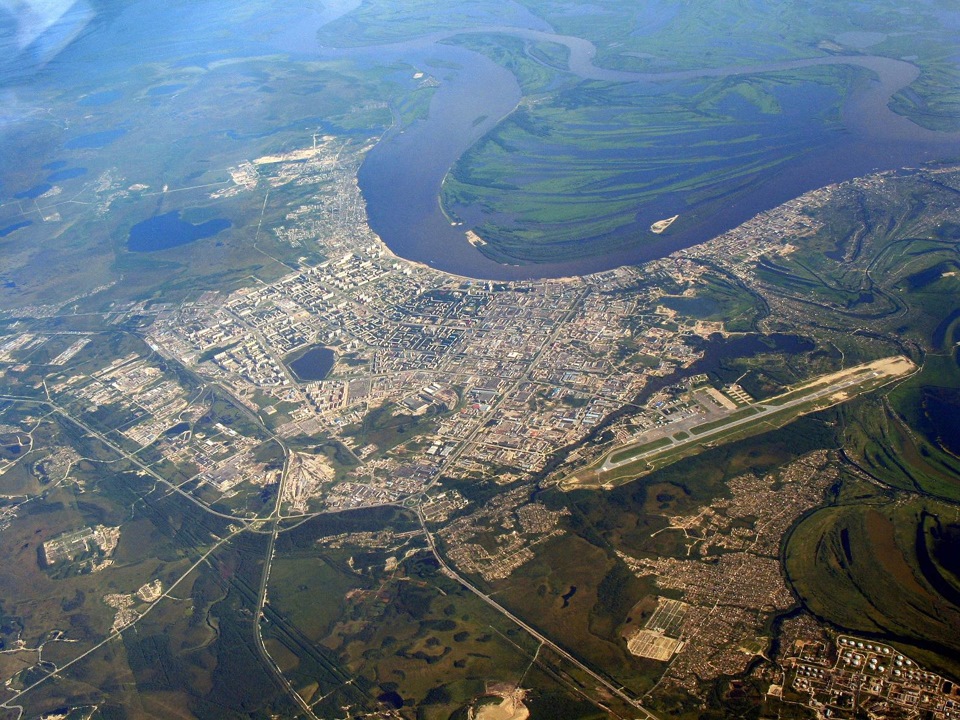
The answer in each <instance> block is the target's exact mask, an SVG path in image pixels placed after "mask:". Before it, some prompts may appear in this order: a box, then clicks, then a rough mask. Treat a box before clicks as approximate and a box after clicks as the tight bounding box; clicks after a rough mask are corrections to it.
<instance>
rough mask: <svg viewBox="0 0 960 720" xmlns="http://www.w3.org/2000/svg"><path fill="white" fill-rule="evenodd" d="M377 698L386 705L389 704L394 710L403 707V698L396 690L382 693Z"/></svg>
mask: <svg viewBox="0 0 960 720" xmlns="http://www.w3.org/2000/svg"><path fill="white" fill-rule="evenodd" d="M377 700H379V701H380V702H382V703H383V704H384V705H389V706H390V707H392V708H393V709H394V710H399V709H400V708H402V707H403V698H402V697H400V694H399V693H397V692H396V691H390V692H385V693H381V694H380V695H378V696H377Z"/></svg>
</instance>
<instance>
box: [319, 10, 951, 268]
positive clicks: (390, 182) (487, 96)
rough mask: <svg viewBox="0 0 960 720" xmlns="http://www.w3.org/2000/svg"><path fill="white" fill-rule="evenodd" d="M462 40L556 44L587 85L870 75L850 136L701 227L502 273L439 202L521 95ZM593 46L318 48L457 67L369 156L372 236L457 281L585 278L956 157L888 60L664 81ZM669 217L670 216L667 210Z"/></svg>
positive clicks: (539, 33) (511, 31) (510, 30)
mask: <svg viewBox="0 0 960 720" xmlns="http://www.w3.org/2000/svg"><path fill="white" fill-rule="evenodd" d="M468 33H473V34H478V33H483V34H492V33H499V34H504V35H511V36H514V37H518V38H523V39H526V40H532V41H540V42H553V43H559V44H561V45H564V46H566V47H567V48H568V50H569V61H568V66H569V70H570V72H572V73H574V74H576V75H578V76H580V77H582V78H585V79H592V80H604V81H611V82H623V83H663V82H672V81H681V80H692V79H696V78H706V77H726V76H731V75H740V74H756V73H763V72H776V71H782V70H791V69H796V68H803V67H810V66H816V65H853V66H858V67H862V68H866V69H867V70H869V71H872V73H873V74H874V75H875V76H876V79H875V80H873V81H872V82H870V83H869V84H867V85H865V86H863V87H861V88H860V89H858V90H856V91H855V92H854V93H853V94H852V95H851V96H850V97H849V98H847V100H846V103H845V105H844V108H843V122H844V125H845V132H843V133H838V134H837V138H836V139H835V140H832V141H830V142H828V143H826V144H825V145H824V144H820V145H818V146H817V147H816V148H815V149H813V150H811V152H810V153H808V154H806V155H803V156H801V157H800V158H798V159H797V160H794V161H790V162H788V163H785V164H784V165H782V166H781V167H780V169H779V170H778V171H776V172H775V173H774V174H772V175H771V176H769V177H767V178H765V182H762V183H757V185H756V187H755V189H754V190H752V191H751V192H750V193H746V194H744V193H739V194H736V195H731V201H730V202H729V203H728V204H726V205H724V206H723V207H722V208H721V209H719V210H718V211H716V212H714V213H712V214H711V215H710V216H709V217H708V218H706V219H703V220H701V221H699V222H697V223H696V224H687V225H686V226H685V227H684V228H682V229H681V230H677V231H668V232H667V233H665V234H664V235H662V236H659V237H657V238H655V239H653V240H650V239H649V236H648V237H645V238H644V240H643V241H642V242H638V243H637V244H636V245H635V246H632V247H627V248H625V249H622V250H619V251H617V252H615V253H609V254H605V255H600V256H593V257H588V258H584V259H578V260H576V261H571V262H564V263H554V264H550V263H545V264H528V265H503V264H500V263H497V262H495V261H493V260H491V259H489V258H487V257H486V256H485V255H483V254H482V253H481V252H480V251H479V250H477V249H476V248H474V247H473V246H472V245H470V243H468V242H467V240H466V236H465V234H464V232H465V230H466V229H468V228H466V227H459V226H453V225H451V222H450V220H449V219H448V218H447V217H446V216H445V215H444V213H443V211H442V209H441V207H440V202H439V196H440V191H441V186H442V183H443V180H444V178H445V177H446V176H447V173H448V172H449V171H450V169H451V168H452V167H453V165H454V163H455V162H456V161H457V159H458V158H459V157H460V156H461V155H462V154H463V153H464V152H465V151H466V150H467V149H468V148H470V147H471V146H472V145H473V144H474V143H476V142H477V141H478V140H479V139H480V138H481V137H483V136H484V135H485V134H486V133H487V132H489V131H490V130H491V129H492V128H493V127H494V126H495V125H496V124H497V123H499V122H500V121H501V120H502V119H503V118H505V117H506V116H507V115H509V114H510V113H511V112H512V111H513V110H514V109H515V108H516V107H517V104H518V102H519V101H520V98H521V91H520V87H519V85H518V84H517V80H516V78H515V77H514V76H513V75H512V74H511V73H510V72H509V71H508V70H506V69H505V68H503V67H501V66H500V65H497V64H496V63H494V62H493V61H491V60H490V59H488V58H487V57H485V56H484V55H481V54H479V53H476V52H473V51H470V50H467V49H465V48H462V47H455V46H452V45H445V44H442V42H441V41H443V40H447V39H450V38H452V37H455V36H457V35H464V34H468ZM595 53H596V49H595V47H594V46H593V44H592V43H590V42H588V41H586V40H583V39H581V38H576V37H570V36H564V35H557V34H554V33H552V32H549V31H548V30H546V29H535V28H533V27H530V28H521V27H499V26H484V27H477V28H472V29H470V30H468V31H456V32H440V33H435V34H432V35H427V36H424V37H420V38H417V39H416V40H412V41H409V42H403V43H396V44H388V45H378V46H375V47H364V48H351V49H349V50H347V49H342V50H340V49H332V48H322V49H321V54H323V55H325V56H339V57H345V56H346V57H351V56H352V57H357V58H364V59H367V60H369V59H373V58H375V59H376V60H377V61H382V62H385V63H387V62H392V61H397V60H403V61H405V62H408V63H411V64H413V65H416V66H421V67H424V66H433V67H437V66H442V67H444V68H455V69H451V70H444V71H443V72H441V73H440V74H441V83H440V85H439V87H438V88H437V90H436V93H435V95H434V97H433V99H432V101H431V105H430V112H429V117H428V118H427V119H426V120H424V121H419V122H416V123H414V124H413V125H411V126H409V127H407V128H404V129H403V130H402V131H397V130H393V131H390V132H387V133H386V134H385V135H384V137H383V138H382V139H381V140H380V142H379V143H378V144H377V145H376V147H374V148H373V149H372V150H371V151H370V152H369V154H368V155H367V157H366V159H365V161H364V163H363V165H362V167H361V169H360V175H359V182H360V188H361V191H362V193H363V196H364V199H365V200H366V203H367V212H368V216H369V221H370V225H371V227H372V228H373V229H374V230H375V231H376V232H377V234H378V235H379V236H380V237H381V238H382V239H383V241H384V242H385V243H386V244H387V246H388V247H389V248H390V249H391V250H392V251H393V252H394V253H396V254H397V255H399V256H401V257H404V258H407V259H409V260H413V261H416V262H420V263H423V264H425V265H429V266H431V267H434V268H436V269H439V270H444V271H446V272H450V273H453V274H456V275H462V276H466V277H471V278H479V279H488V280H515V279H531V278H547V277H564V276H571V275H583V274H588V273H593V272H600V271H603V270H608V269H612V268H615V267H619V266H621V265H626V264H635V263H640V262H644V261H648V260H653V259H656V258H659V257H663V256H665V255H668V254H669V253H671V252H673V251H675V250H678V249H681V248H685V247H690V246H693V245H696V244H698V243H701V242H704V241H706V240H709V239H711V238H713V237H716V236H717V235H719V234H721V233H723V232H725V231H727V230H729V229H730V228H733V227H735V226H737V225H738V224H740V223H742V222H744V221H746V220H748V219H749V218H751V217H753V216H754V215H756V214H757V213H759V212H762V211H764V210H769V209H770V208H773V207H775V206H777V205H779V204H781V203H783V202H785V201H787V200H789V199H791V198H794V197H796V196H798V195H800V194H802V193H804V192H806V191H808V190H812V189H814V188H817V187H822V186H824V185H828V184H830V183H834V182H839V181H843V180H848V179H851V178H854V177H857V176H860V175H864V174H867V173H870V172H874V171H877V170H887V169H896V168H902V167H915V166H918V165H921V164H923V163H926V162H932V161H937V160H946V159H953V158H957V157H958V155H960V135H958V134H947V133H937V132H933V131H930V130H926V129H924V128H921V127H920V126H918V125H916V124H915V123H913V122H912V121H910V120H909V119H907V118H905V117H903V116H901V115H897V114H896V113H894V112H893V111H891V110H890V109H889V107H888V103H889V101H890V97H891V96H892V95H893V94H894V93H896V92H897V91H899V90H900V89H902V88H904V87H906V86H907V85H909V84H910V83H911V82H913V81H914V80H915V79H916V78H917V76H918V74H919V71H918V69H917V68H916V66H914V65H912V64H910V63H908V62H905V61H901V60H895V59H892V58H886V57H879V56H869V55H851V56H829V57H817V58H810V59H803V60H793V61H785V62H773V63H769V64H764V65H749V66H741V67H727V68H712V69H705V70H690V71H681V72H668V73H656V74H647V73H634V72H622V71H616V70H608V69H604V68H600V67H597V66H596V65H594V63H593V58H594V56H595ZM664 214H665V215H666V214H668V213H666V212H665V213H664Z"/></svg>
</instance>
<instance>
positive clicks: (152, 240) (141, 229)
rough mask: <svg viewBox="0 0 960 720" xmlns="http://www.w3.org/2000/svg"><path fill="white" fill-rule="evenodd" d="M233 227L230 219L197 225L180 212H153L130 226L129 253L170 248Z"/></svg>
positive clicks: (219, 219) (216, 219)
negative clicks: (185, 218) (148, 216)
mask: <svg viewBox="0 0 960 720" xmlns="http://www.w3.org/2000/svg"><path fill="white" fill-rule="evenodd" d="M228 227H230V221H229V220H226V219H224V218H215V219H213V220H207V222H204V223H200V224H199V225H194V224H193V223H189V222H187V221H186V220H181V219H180V211H179V210H173V211H172V212H168V213H164V214H163V215H154V216H153V217H152V218H148V219H146V220H144V221H143V222H138V223H137V224H136V225H134V226H133V227H132V228H130V237H129V239H128V240H127V249H128V250H129V251H130V252H157V251H158V250H169V249H170V248H175V247H179V246H181V245H186V244H188V243H192V242H194V241H195V240H202V239H203V238H208V237H211V236H213V235H216V234H217V233H218V232H221V231H222V230H226V229H227V228H228Z"/></svg>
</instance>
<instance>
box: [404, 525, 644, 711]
mask: <svg viewBox="0 0 960 720" xmlns="http://www.w3.org/2000/svg"><path fill="white" fill-rule="evenodd" d="M417 517H418V518H419V519H420V526H421V527H422V528H423V534H424V535H425V536H426V538H427V545H428V546H429V548H430V552H431V553H433V557H434V558H436V560H437V562H438V563H440V567H441V568H442V569H443V572H444V573H445V574H446V575H447V576H448V577H450V578H452V579H453V580H456V581H457V582H458V583H460V584H461V585H463V587H465V588H466V589H467V590H469V591H470V592H472V593H473V594H474V595H476V596H477V597H478V598H480V599H481V600H483V601H484V602H485V603H486V604H487V605H489V606H490V607H492V608H493V609H494V610H496V611H497V612H499V613H500V614H501V615H503V616H504V617H506V618H508V619H509V620H510V621H512V622H513V623H514V624H516V625H517V626H519V627H520V628H522V629H523V630H525V631H526V632H527V633H528V634H529V635H530V636H531V637H533V638H534V639H536V640H538V641H539V642H541V643H542V644H544V645H546V646H547V647H549V648H550V649H551V650H553V651H554V652H555V653H556V654H557V655H559V656H560V657H562V658H563V659H564V660H566V661H567V662H569V663H570V664H571V665H574V666H576V667H577V668H578V669H580V670H582V671H583V672H585V673H586V674H587V675H589V676H590V677H591V678H593V679H594V680H596V681H597V682H598V683H599V684H600V685H602V686H603V687H604V688H605V689H606V690H608V691H609V692H610V693H612V694H613V695H616V696H617V697H618V698H620V699H621V700H623V701H624V702H625V703H627V704H628V705H630V706H631V707H633V708H635V709H636V710H637V711H639V712H640V713H642V715H643V717H644V718H646V719H647V720H659V718H658V717H657V716H656V715H654V714H653V713H651V712H650V711H649V710H647V709H646V708H645V707H643V705H642V704H641V703H640V701H639V700H638V699H636V698H633V697H630V696H629V695H627V693H625V692H624V690H623V688H622V687H617V686H616V685H614V684H613V683H611V682H610V681H609V680H607V679H606V678H605V677H603V676H602V675H599V674H597V673H596V672H594V671H593V670H591V669H590V668H589V667H587V666H586V665H584V664H583V663H582V662H580V661H579V660H577V658H575V657H574V656H573V655H571V654H570V653H568V652H567V651H566V650H564V649H563V648H562V647H560V646H559V645H557V644H556V643H555V642H553V641H552V640H551V639H550V638H548V637H546V636H545V635H543V634H542V633H540V632H538V631H537V630H536V629H534V628H532V627H530V626H529V625H527V623H525V622H524V621H523V620H521V619H520V618H518V617H517V616H516V615H514V614H513V613H512V612H510V611H509V610H507V609H506V608H505V607H504V606H503V605H501V604H500V603H498V602H497V601H496V600H494V599H493V598H492V597H490V596H489V595H487V594H486V593H484V592H482V591H481V590H480V589H479V588H476V587H474V586H473V585H471V584H470V583H469V582H468V581H467V580H466V579H464V578H463V576H461V575H460V574H458V573H457V572H456V571H455V570H453V569H452V568H451V567H450V566H449V565H448V564H447V563H446V561H445V560H444V559H443V556H442V555H441V554H440V551H439V550H437V546H436V544H435V543H434V540H433V534H432V533H431V532H430V530H429V529H428V528H427V523H426V520H425V518H424V517H423V513H422V512H421V511H420V509H419V508H417Z"/></svg>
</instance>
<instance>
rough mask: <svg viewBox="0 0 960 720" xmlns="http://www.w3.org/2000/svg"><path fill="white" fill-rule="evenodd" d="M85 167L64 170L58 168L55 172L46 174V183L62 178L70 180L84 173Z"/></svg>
mask: <svg viewBox="0 0 960 720" xmlns="http://www.w3.org/2000/svg"><path fill="white" fill-rule="evenodd" d="M86 174H87V169H86V168H82V167H76V168H68V169H66V170H58V171H57V172H54V173H50V174H49V175H48V176H47V182H48V183H55V182H63V181H64V180H72V179H73V178H76V177H80V176H81V175H86Z"/></svg>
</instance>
